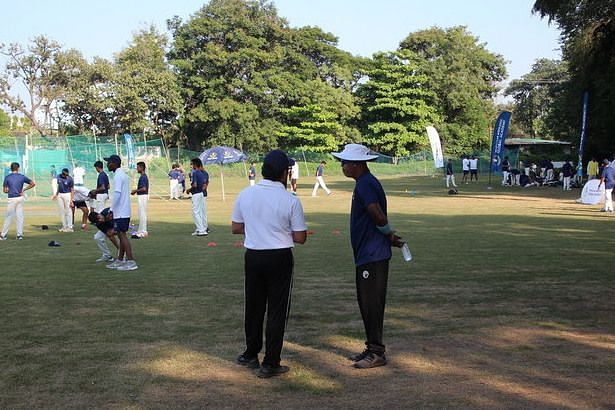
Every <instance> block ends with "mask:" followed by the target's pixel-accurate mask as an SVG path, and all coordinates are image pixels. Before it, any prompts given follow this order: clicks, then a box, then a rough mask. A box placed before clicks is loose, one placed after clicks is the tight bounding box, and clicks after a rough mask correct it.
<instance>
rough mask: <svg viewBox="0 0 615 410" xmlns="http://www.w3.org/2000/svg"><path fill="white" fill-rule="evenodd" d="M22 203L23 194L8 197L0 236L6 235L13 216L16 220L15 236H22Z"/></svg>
mask: <svg viewBox="0 0 615 410" xmlns="http://www.w3.org/2000/svg"><path fill="white" fill-rule="evenodd" d="M23 203H24V197H23V196H18V197H15V198H9V199H8V203H7V204H6V217H5V218H4V225H3V226H2V236H6V234H8V233H9V228H10V227H11V223H12V222H13V218H15V222H16V227H17V236H23Z"/></svg>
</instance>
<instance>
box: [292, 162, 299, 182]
mask: <svg viewBox="0 0 615 410" xmlns="http://www.w3.org/2000/svg"><path fill="white" fill-rule="evenodd" d="M291 171H292V173H293V174H292V176H291V178H292V179H299V163H297V162H295V165H293V167H292V168H291Z"/></svg>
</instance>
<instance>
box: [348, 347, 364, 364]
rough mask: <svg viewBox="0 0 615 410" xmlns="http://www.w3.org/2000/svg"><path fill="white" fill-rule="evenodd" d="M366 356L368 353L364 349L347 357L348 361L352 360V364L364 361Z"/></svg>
mask: <svg viewBox="0 0 615 410" xmlns="http://www.w3.org/2000/svg"><path fill="white" fill-rule="evenodd" d="M368 354H369V351H368V350H367V349H365V350H363V351H362V352H361V353H356V354H353V355H350V356H348V359H350V360H352V361H353V362H358V361H360V360H363V359H365V356H367V355H368Z"/></svg>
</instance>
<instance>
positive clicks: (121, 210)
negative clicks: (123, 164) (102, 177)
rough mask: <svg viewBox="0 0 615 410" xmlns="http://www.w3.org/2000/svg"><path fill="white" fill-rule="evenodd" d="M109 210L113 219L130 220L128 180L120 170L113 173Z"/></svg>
mask: <svg viewBox="0 0 615 410" xmlns="http://www.w3.org/2000/svg"><path fill="white" fill-rule="evenodd" d="M111 210H112V211H113V218H114V219H120V218H130V179H129V178H128V175H126V173H125V172H124V170H123V169H122V168H118V169H116V170H115V172H114V173H113V199H112V200H111Z"/></svg>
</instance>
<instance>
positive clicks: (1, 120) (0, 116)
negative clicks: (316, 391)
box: [0, 109, 11, 136]
mask: <svg viewBox="0 0 615 410" xmlns="http://www.w3.org/2000/svg"><path fill="white" fill-rule="evenodd" d="M10 131H11V117H9V115H8V114H7V113H6V112H5V111H4V110H2V109H0V136H1V135H9V133H10Z"/></svg>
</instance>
